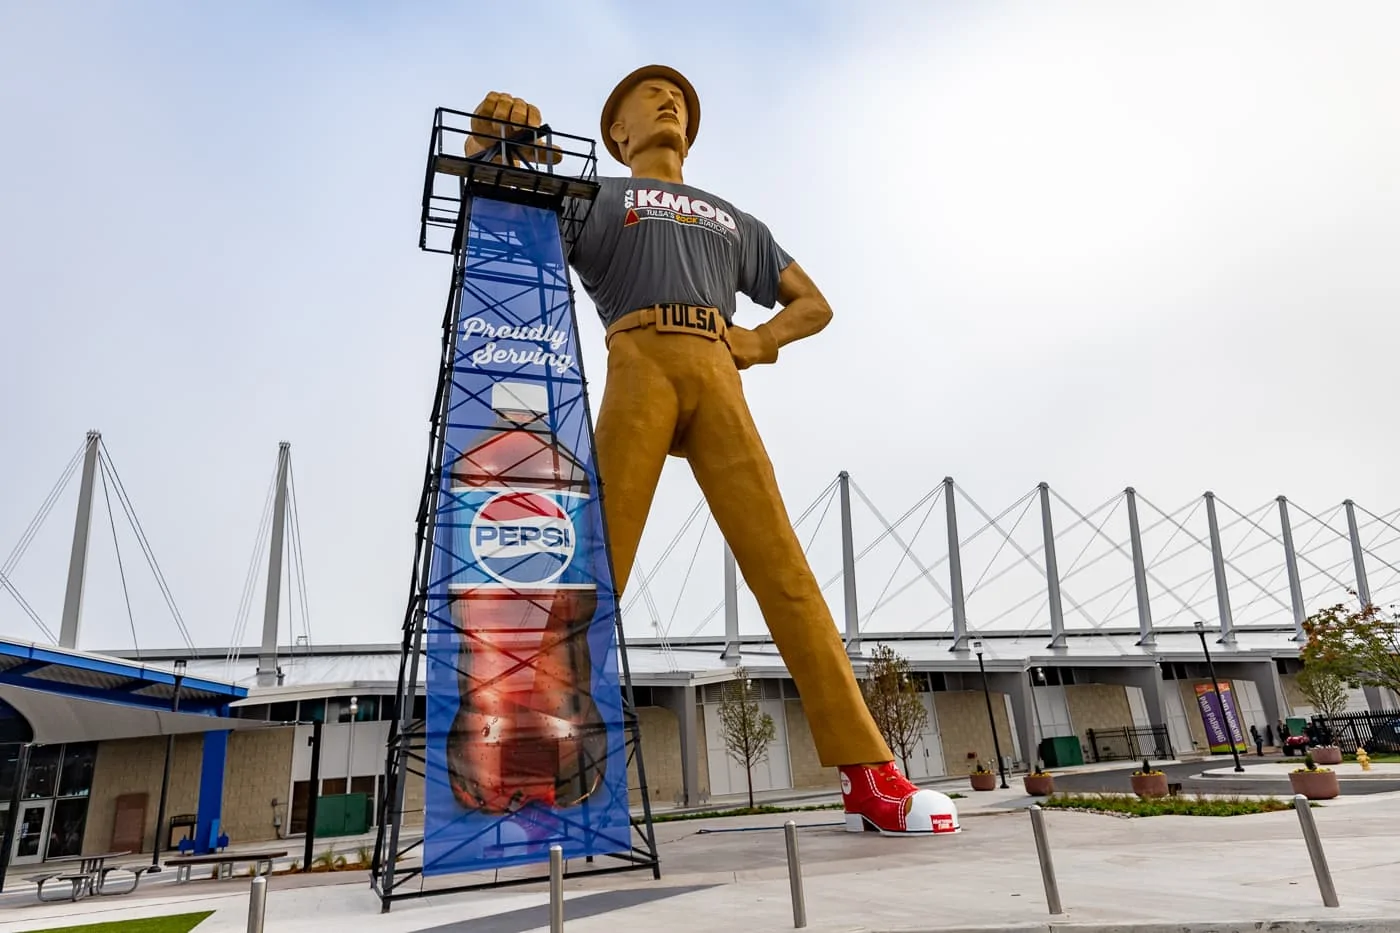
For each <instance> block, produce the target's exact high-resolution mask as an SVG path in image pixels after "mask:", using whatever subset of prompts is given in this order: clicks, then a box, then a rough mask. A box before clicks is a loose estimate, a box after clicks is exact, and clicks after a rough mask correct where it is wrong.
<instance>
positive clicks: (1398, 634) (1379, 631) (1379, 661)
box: [1302, 604, 1400, 692]
mask: <svg viewBox="0 0 1400 933" xmlns="http://www.w3.org/2000/svg"><path fill="white" fill-rule="evenodd" d="M1303 633H1304V634H1305V635H1306V636H1307V639H1308V641H1307V644H1306V645H1304V646H1303V651H1302V657H1303V664H1304V665H1305V666H1306V667H1309V668H1313V669H1314V671H1315V672H1326V673H1330V674H1332V675H1334V676H1336V677H1338V678H1339V679H1341V680H1342V681H1344V682H1347V683H1352V684H1364V685H1365V686H1368V687H1384V688H1388V689H1390V690H1394V691H1397V692H1400V613H1396V612H1394V611H1393V610H1392V612H1391V613H1390V614H1389V615H1387V614H1386V613H1384V612H1383V611H1381V609H1380V607H1378V606H1367V607H1365V608H1364V609H1351V608H1349V607H1347V606H1346V605H1343V604H1338V605H1336V606H1330V607H1328V608H1326V609H1323V610H1321V611H1320V612H1316V613H1314V614H1313V615H1311V616H1309V617H1308V618H1307V619H1305V620H1304V621H1303Z"/></svg>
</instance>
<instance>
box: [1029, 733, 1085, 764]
mask: <svg viewBox="0 0 1400 933" xmlns="http://www.w3.org/2000/svg"><path fill="white" fill-rule="evenodd" d="M1040 760H1041V761H1042V762H1044V763H1045V767H1047V768H1067V767H1069V766H1070V765H1082V764H1084V751H1083V749H1081V748H1080V747H1079V736H1077V735H1047V736H1046V737H1045V738H1043V739H1041V740H1040Z"/></svg>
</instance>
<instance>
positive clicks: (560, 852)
mask: <svg viewBox="0 0 1400 933" xmlns="http://www.w3.org/2000/svg"><path fill="white" fill-rule="evenodd" d="M549 933H564V849H563V847H561V846H558V845H553V846H550V847H549Z"/></svg>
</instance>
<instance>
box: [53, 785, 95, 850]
mask: <svg viewBox="0 0 1400 933" xmlns="http://www.w3.org/2000/svg"><path fill="white" fill-rule="evenodd" d="M89 776H90V775H89ZM87 810H88V801H87V798H86V797H70V798H68V799H66V800H60V801H58V802H57V803H55V804H54V807H53V821H52V822H51V823H50V829H49V847H48V850H47V851H46V852H45V853H44V857H45V858H50V859H54V858H67V857H68V856H70V855H81V854H82V851H83V830H84V828H85V827H86V826H87Z"/></svg>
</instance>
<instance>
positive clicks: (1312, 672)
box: [1298, 667, 1347, 718]
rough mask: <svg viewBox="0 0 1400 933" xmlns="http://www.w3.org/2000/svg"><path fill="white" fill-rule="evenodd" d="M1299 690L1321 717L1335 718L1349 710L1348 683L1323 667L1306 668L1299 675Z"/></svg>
mask: <svg viewBox="0 0 1400 933" xmlns="http://www.w3.org/2000/svg"><path fill="white" fill-rule="evenodd" d="M1298 689H1299V690H1301V691H1303V697H1304V698H1305V699H1306V700H1307V701H1308V703H1310V704H1311V705H1312V708H1313V709H1315V710H1317V713H1318V715H1319V716H1322V717H1324V718H1325V717H1329V716H1335V715H1337V714H1338V713H1340V712H1342V711H1343V710H1345V709H1346V708H1347V682H1346V681H1345V680H1343V679H1342V678H1341V677H1338V676H1337V675H1336V674H1335V673H1333V672H1332V671H1329V670H1327V669H1326V668H1321V667H1305V668H1303V670H1302V671H1301V672H1300V673H1299V674H1298Z"/></svg>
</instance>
